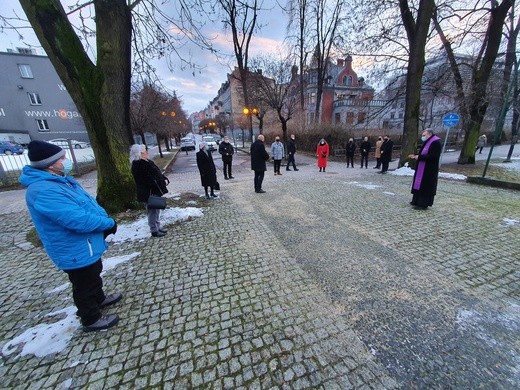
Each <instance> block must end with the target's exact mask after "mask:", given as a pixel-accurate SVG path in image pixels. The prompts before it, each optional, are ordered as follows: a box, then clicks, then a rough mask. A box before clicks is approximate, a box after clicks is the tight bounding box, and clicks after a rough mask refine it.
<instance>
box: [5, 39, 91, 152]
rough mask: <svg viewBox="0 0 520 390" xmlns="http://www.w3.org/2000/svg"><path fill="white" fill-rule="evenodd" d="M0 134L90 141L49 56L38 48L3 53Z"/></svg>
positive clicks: (6, 136) (24, 138)
mask: <svg viewBox="0 0 520 390" xmlns="http://www.w3.org/2000/svg"><path fill="white" fill-rule="evenodd" d="M0 67H1V69H2V72H0V85H1V86H2V94H1V95H0V136H1V137H3V138H4V139H9V140H12V141H15V142H20V140H23V141H24V142H20V143H28V142H29V140H51V139H55V138H69V139H76V140H79V141H87V142H88V141H89V139H88V135H87V130H86V128H85V125H84V123H83V119H82V118H81V115H80V113H79V112H78V110H77V108H76V106H75V104H74V102H73V101H72V98H71V97H70V95H69V93H68V92H67V89H66V88H65V86H64V85H63V83H62V82H61V80H60V78H59V77H58V74H57V73H56V71H55V70H54V67H53V66H52V64H51V62H50V60H49V58H48V57H47V56H42V55H37V54H36V52H35V51H34V49H18V50H17V51H16V52H14V51H12V50H8V52H0Z"/></svg>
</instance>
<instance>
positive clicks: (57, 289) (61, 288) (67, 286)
mask: <svg viewBox="0 0 520 390" xmlns="http://www.w3.org/2000/svg"><path fill="white" fill-rule="evenodd" d="M69 286H70V283H64V284H62V285H61V286H58V287H56V288H54V289H52V290H49V291H45V294H54V293H57V292H61V291H64V290H66V289H67V288H69Z"/></svg>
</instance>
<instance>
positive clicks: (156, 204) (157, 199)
mask: <svg viewBox="0 0 520 390" xmlns="http://www.w3.org/2000/svg"><path fill="white" fill-rule="evenodd" d="M146 207H147V208H149V209H161V210H164V209H165V208H166V198H163V197H162V196H157V195H150V196H149V197H148V202H147V203H146Z"/></svg>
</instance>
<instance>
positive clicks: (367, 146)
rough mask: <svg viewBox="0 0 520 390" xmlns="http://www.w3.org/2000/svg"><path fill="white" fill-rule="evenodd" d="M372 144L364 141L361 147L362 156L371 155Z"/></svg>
mask: <svg viewBox="0 0 520 390" xmlns="http://www.w3.org/2000/svg"><path fill="white" fill-rule="evenodd" d="M370 148H371V146H370V142H368V141H363V142H361V146H360V147H359V149H360V151H361V155H362V156H368V153H370Z"/></svg>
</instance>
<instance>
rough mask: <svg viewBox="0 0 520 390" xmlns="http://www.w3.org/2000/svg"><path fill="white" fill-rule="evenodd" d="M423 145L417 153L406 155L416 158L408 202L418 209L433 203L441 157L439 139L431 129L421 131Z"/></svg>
mask: <svg viewBox="0 0 520 390" xmlns="http://www.w3.org/2000/svg"><path fill="white" fill-rule="evenodd" d="M421 141H422V142H423V145H422V147H421V150H420V151H419V154H415V155H414V154H410V155H409V156H408V157H409V158H411V159H414V160H417V166H416V168H415V174H414V176H413V182H412V194H413V197H412V201H411V202H410V204H411V205H412V206H415V207H416V208H419V209H426V208H428V207H429V206H432V205H433V198H435V194H436V193H437V181H438V177H439V159H440V157H441V151H442V144H441V139H440V138H439V137H437V136H436V135H434V134H433V132H432V130H430V129H425V130H424V131H423V132H422V136H421Z"/></svg>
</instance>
